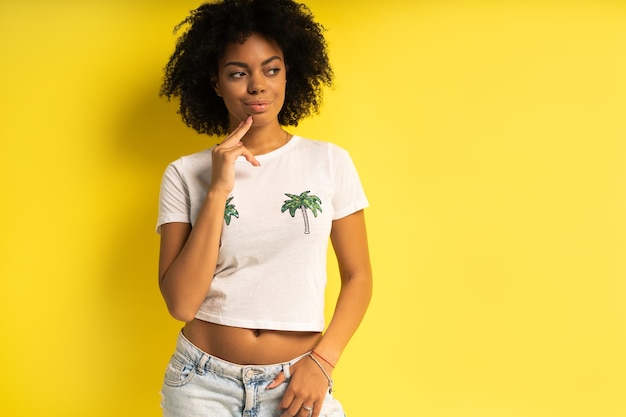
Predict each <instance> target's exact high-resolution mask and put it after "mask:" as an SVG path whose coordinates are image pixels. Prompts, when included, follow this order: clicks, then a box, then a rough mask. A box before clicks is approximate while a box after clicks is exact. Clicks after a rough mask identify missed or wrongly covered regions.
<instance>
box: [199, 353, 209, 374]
mask: <svg viewBox="0 0 626 417" xmlns="http://www.w3.org/2000/svg"><path fill="white" fill-rule="evenodd" d="M208 362H209V355H207V354H204V353H203V354H202V356H200V360H199V361H198V373H199V374H200V375H204V372H205V371H206V369H205V368H206V365H207V363H208Z"/></svg>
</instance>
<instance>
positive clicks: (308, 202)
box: [280, 191, 322, 235]
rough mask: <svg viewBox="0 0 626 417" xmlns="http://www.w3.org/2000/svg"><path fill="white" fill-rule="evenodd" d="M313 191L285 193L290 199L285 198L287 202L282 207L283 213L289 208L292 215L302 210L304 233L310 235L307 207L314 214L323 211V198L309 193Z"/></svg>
mask: <svg viewBox="0 0 626 417" xmlns="http://www.w3.org/2000/svg"><path fill="white" fill-rule="evenodd" d="M310 192H311V191H305V192H303V193H302V194H300V195H295V194H289V193H285V195H286V196H287V197H289V198H290V200H285V204H283V206H282V208H281V209H280V212H281V213H284V212H285V211H287V210H289V214H291V217H295V216H296V211H297V210H298V209H300V210H301V211H302V217H304V234H305V235H308V234H309V233H311V231H310V230H309V216H308V214H307V212H306V211H307V209H309V210H311V212H312V213H313V216H315V217H317V212H318V210H319V212H320V213H321V212H322V207H321V204H322V200H321V199H320V198H319V197H318V196H316V195H309V193H310Z"/></svg>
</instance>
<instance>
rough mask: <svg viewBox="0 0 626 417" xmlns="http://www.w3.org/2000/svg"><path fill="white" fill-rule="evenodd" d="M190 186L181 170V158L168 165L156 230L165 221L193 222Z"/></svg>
mask: <svg viewBox="0 0 626 417" xmlns="http://www.w3.org/2000/svg"><path fill="white" fill-rule="evenodd" d="M190 212H191V201H190V196H189V187H188V186H187V184H186V182H185V179H184V177H183V175H182V172H181V160H178V161H176V162H172V163H171V164H169V165H168V166H167V168H166V169H165V172H164V173H163V178H162V180H161V191H160V195H159V213H158V218H157V225H156V232H157V233H161V226H162V225H163V224H165V223H173V222H181V223H191V218H190Z"/></svg>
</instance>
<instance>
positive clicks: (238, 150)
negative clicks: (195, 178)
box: [159, 117, 259, 322]
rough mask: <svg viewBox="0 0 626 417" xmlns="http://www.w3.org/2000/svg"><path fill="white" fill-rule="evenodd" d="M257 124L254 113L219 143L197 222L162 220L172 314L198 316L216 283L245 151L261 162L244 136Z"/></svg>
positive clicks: (164, 282) (164, 281)
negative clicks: (231, 198) (239, 161)
mask: <svg viewBox="0 0 626 417" xmlns="http://www.w3.org/2000/svg"><path fill="white" fill-rule="evenodd" d="M251 125H252V118H250V117H249V118H248V119H247V120H246V121H245V122H242V123H241V124H240V125H239V126H238V127H237V129H235V130H234V131H233V133H231V134H230V136H228V137H227V138H226V139H225V140H224V142H222V144H221V145H219V146H217V147H215V148H214V149H213V153H212V161H213V165H212V166H213V168H212V169H213V171H212V173H211V185H210V187H209V190H208V191H207V195H206V198H205V200H204V202H203V204H202V207H201V208H200V212H199V213H198V217H197V218H196V222H195V224H194V227H193V228H192V227H191V225H190V224H187V223H168V224H164V225H162V226H161V249H160V255H159V288H160V289H161V294H162V295H163V298H164V299H165V303H166V304H167V308H168V310H169V311H170V314H171V315H172V316H173V317H174V318H176V319H178V320H181V321H185V322H188V321H191V320H193V318H194V317H195V315H196V313H197V312H198V309H199V308H200V305H201V304H202V302H203V301H204V298H205V297H206V294H207V293H208V291H209V288H210V287H211V282H212V281H213V275H214V273H215V267H216V264H217V258H218V255H219V244H220V237H221V234H222V227H223V224H224V206H225V204H226V199H227V198H228V194H229V193H230V192H231V191H232V189H233V187H234V183H235V168H234V164H235V161H236V159H237V157H239V156H240V155H243V156H245V157H246V159H247V160H248V161H249V162H250V163H251V164H253V165H259V163H258V162H257V160H256V159H255V158H254V156H253V155H252V154H251V153H250V152H249V151H248V150H247V149H246V148H245V147H244V146H243V145H242V143H241V141H240V140H241V138H242V137H243V135H245V133H246V132H247V131H248V129H249V128H250V126H251Z"/></svg>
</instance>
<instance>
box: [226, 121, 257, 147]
mask: <svg viewBox="0 0 626 417" xmlns="http://www.w3.org/2000/svg"><path fill="white" fill-rule="evenodd" d="M251 126H252V116H248V117H247V118H246V120H243V121H242V122H241V123H239V125H238V126H237V127H236V128H235V130H233V131H232V132H231V133H230V135H228V136H227V137H226V139H224V141H223V142H222V143H221V144H220V145H221V146H224V145H225V146H226V147H230V146H234V145H235V144H237V142H239V141H240V140H241V138H243V136H244V135H245V134H246V133H247V132H248V130H250V127H251Z"/></svg>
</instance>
